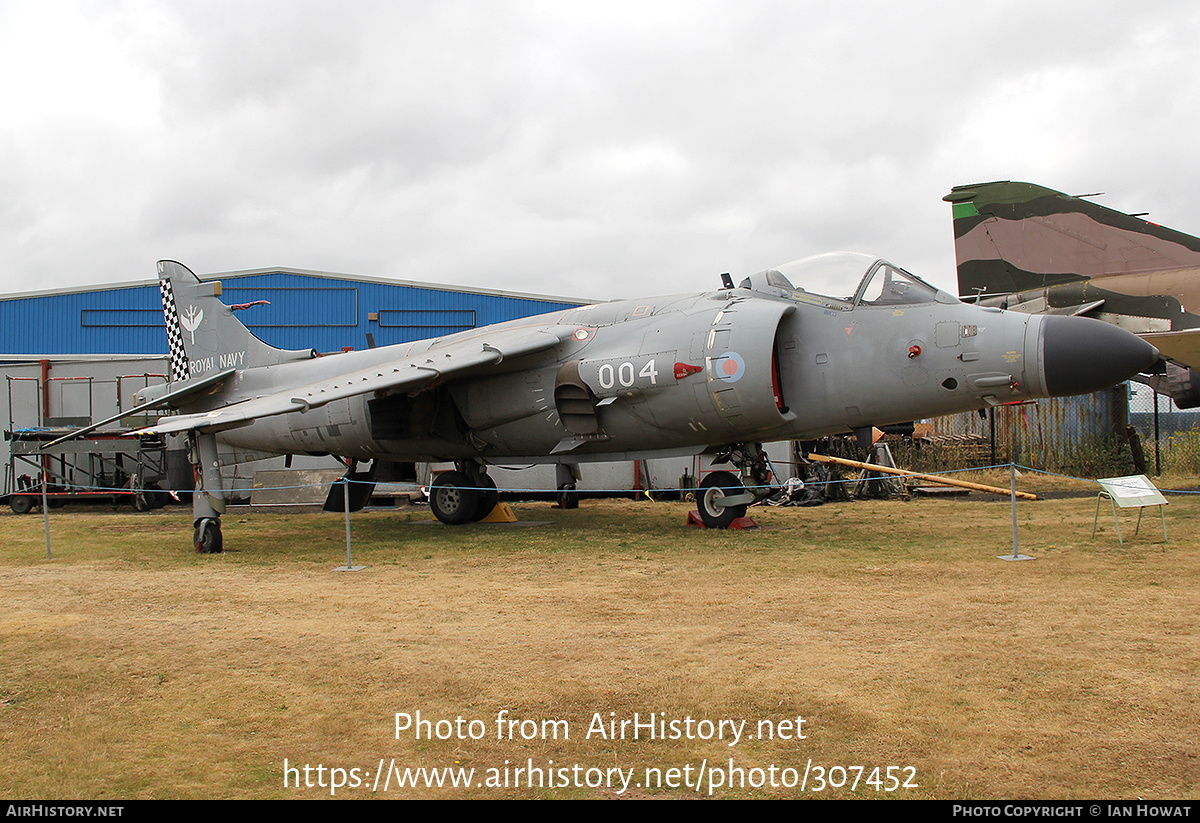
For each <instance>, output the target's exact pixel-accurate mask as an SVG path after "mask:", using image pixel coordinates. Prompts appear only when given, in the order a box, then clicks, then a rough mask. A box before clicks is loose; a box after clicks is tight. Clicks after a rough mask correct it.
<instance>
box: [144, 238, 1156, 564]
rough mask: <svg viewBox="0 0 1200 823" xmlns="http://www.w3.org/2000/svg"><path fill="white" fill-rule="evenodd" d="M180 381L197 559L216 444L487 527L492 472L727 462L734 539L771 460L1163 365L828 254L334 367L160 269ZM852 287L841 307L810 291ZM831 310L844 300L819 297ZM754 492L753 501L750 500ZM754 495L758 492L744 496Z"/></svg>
mask: <svg viewBox="0 0 1200 823" xmlns="http://www.w3.org/2000/svg"><path fill="white" fill-rule="evenodd" d="M158 271H159V279H160V285H161V287H162V294H163V311H164V315H165V317H166V324H167V330H168V335H169V337H170V341H171V372H172V374H171V377H172V380H171V382H170V383H168V384H167V385H166V386H164V387H161V388H160V389H156V390H146V391H145V392H143V397H142V398H141V400H142V401H143V403H142V404H141V406H140V407H141V408H146V407H159V408H162V407H172V408H175V409H177V410H179V411H180V412H181V414H177V415H172V416H166V417H162V418H160V419H159V421H158V423H157V424H156V425H154V426H153V427H151V428H149V429H147V430H146V431H149V432H155V433H159V434H169V433H186V434H187V436H188V437H189V438H190V441H191V450H192V455H193V460H194V462H195V464H196V468H197V475H198V478H199V488H198V489H197V491H196V493H195V494H194V495H193V508H194V511H193V519H194V523H193V525H194V529H195V533H194V543H195V546H196V548H197V550H198V551H202V552H208V551H220V549H221V542H222V541H221V531H220V515H221V513H222V511H223V510H224V508H225V491H224V489H223V488H222V485H221V474H220V471H219V466H218V464H217V439H218V438H221V439H222V440H223V441H227V442H229V443H230V444H233V445H235V446H239V447H243V448H246V449H251V450H254V451H258V452H271V453H276V454H333V455H337V456H339V457H341V458H343V459H346V460H347V461H348V462H351V465H353V462H352V461H368V460H403V461H413V460H436V461H453V462H454V463H455V466H456V470H455V471H451V472H446V473H444V474H442V475H440V476H439V477H438V478H437V480H436V481H435V482H434V484H433V486H432V488H431V490H430V503H431V506H432V509H433V512H434V514H435V515H436V516H437V517H438V519H439V520H441V521H443V522H445V523H465V522H469V521H472V520H478V519H480V518H482V517H483V516H485V515H486V514H487V513H488V511H490V509H491V508H492V506H493V505H494V504H495V501H496V490H495V489H496V487H495V484H494V483H493V482H492V481H491V480H490V478H489V477H488V474H487V466H488V464H489V463H494V462H553V463H559V464H564V463H581V462H587V461H594V460H620V459H635V458H649V457H660V456H673V455H692V454H697V453H700V452H709V453H714V452H721V453H723V454H725V455H726V457H727V460H728V462H729V463H730V464H731V466H730V467H731V468H736V470H737V471H738V472H739V473H740V477H739V476H738V474H735V473H733V472H726V471H718V472H713V473H711V474H709V475H708V476H707V477H705V479H704V481H703V482H702V483H701V487H700V489H699V493H698V498H699V510H700V514H701V517H702V519H703V521H704V523H705V524H706V525H707V526H710V527H717V528H721V527H724V526H727V525H728V524H729V523H730V522H732V521H733V520H734V519H735V518H736V517H740V516H742V515H743V514H744V513H745V510H746V506H747V504H749V503H751V502H753V501H754V500H756V499H758V498H760V497H766V496H767V495H769V494H770V492H771V489H770V488H768V487H766V475H765V472H764V471H763V466H762V457H761V444H762V443H764V442H770V441H775V440H787V439H811V438H815V437H820V436H822V435H826V434H833V433H838V432H846V431H852V432H865V431H869V430H870V428H871V427H872V426H882V425H885V424H891V423H897V422H903V421H908V420H914V419H918V418H925V417H930V416H935V415H942V414H950V413H953V412H961V411H966V410H971V409H976V408H981V407H984V406H987V405H989V404H997V403H1007V402H1011V401H1015V400H1024V399H1027V398H1036V397H1052V396H1061V395H1070V394H1081V393H1086V392H1091V391H1095V390H1098V389H1101V388H1104V387H1106V386H1111V385H1113V384H1115V383H1117V382H1120V381H1122V380H1125V379H1127V378H1128V377H1130V376H1131V375H1134V374H1136V373H1138V372H1140V371H1144V370H1147V369H1150V368H1151V367H1152V366H1154V365H1155V364H1156V363H1157V361H1158V359H1159V354H1158V351H1157V350H1156V349H1155V348H1154V347H1153V346H1152V345H1150V344H1149V343H1146V342H1145V341H1143V340H1141V339H1139V338H1138V337H1136V336H1134V335H1133V334H1130V333H1129V332H1126V331H1124V330H1122V329H1120V328H1117V327H1115V326H1112V325H1109V324H1106V323H1102V322H1099V321H1096V320H1090V319H1086V318H1080V317H1060V316H1039V315H1030V314H1021V313H1012V312H1006V311H1001V310H1000V309H995V308H984V307H979V306H973V305H968V304H966V303H963V302H960V301H959V300H958V299H957V298H955V297H954V296H952V295H950V294H947V293H945V292H943V291H940V290H938V289H936V288H934V287H933V286H931V285H929V284H928V283H926V282H924V281H923V280H921V279H919V278H917V277H915V276H913V275H912V274H909V273H908V272H906V271H904V270H903V269H900V268H897V267H896V266H894V265H892V264H891V263H888V262H887V261H884V260H880V259H878V258H875V257H871V256H868V255H863V254H852V253H837V254H827V255H819V256H817V257H810V258H806V259H804V260H799V261H796V262H793V263H789V264H787V265H785V266H780V267H779V268H776V269H771V270H768V271H764V272H761V273H759V274H755V275H753V276H752V277H748V278H746V279H745V280H744V281H742V282H741V284H740V285H738V286H736V287H734V286H733V282H732V280H731V279H729V278H728V277H726V278H725V288H722V289H720V290H718V291H712V292H707V293H704V294H688V295H674V296H669V297H658V298H645V299H638V300H623V301H618V302H612V303H598V304H596V305H590V306H582V307H578V308H572V309H569V310H566V311H559V312H555V313H552V314H546V315H541V316H538V317H529V318H525V319H521V320H513V321H510V322H507V323H500V324H497V325H494V326H487V327H484V328H479V329H473V330H470V331H465V332H460V333H458V334H453V335H450V336H448V337H441V338H437V339H434V340H422V341H419V342H415V343H405V344H400V345H396V346H389V347H383V348H375V349H366V350H362V351H351V352H345V353H341V354H336V355H329V356H324V357H318V356H317V355H316V353H315V352H314V351H283V350H280V349H276V348H273V347H271V346H269V345H267V344H266V343H264V342H262V341H261V340H259V339H258V338H256V337H255V336H254V335H253V334H251V333H250V332H249V331H248V330H247V329H246V328H245V326H243V325H242V324H241V323H240V322H239V321H238V320H237V319H235V317H234V315H233V312H232V311H231V309H230V307H229V306H226V305H225V304H223V303H222V302H221V300H220V299H219V295H220V283H219V282H215V281H209V282H204V281H201V280H200V279H199V278H197V277H196V276H195V275H194V274H193V273H192V272H191V271H189V270H188V269H187V268H186V267H184V266H182V265H180V264H179V263H175V262H171V261H162V262H160V263H159V264H158ZM815 284H839V285H834V290H835V291H834V293H836V294H837V295H840V296H826V295H824V294H819V293H815V292H814V291H809V290H808V289H809V288H816V285H815ZM821 290H827V289H821ZM743 481H745V482H743ZM747 485H749V486H750V489H749V490H747V488H746V486H747Z"/></svg>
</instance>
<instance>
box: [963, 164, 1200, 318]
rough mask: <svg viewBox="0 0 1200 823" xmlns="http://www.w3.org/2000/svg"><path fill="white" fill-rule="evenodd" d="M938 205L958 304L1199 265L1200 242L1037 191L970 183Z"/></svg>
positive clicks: (1136, 218) (1019, 185)
mask: <svg viewBox="0 0 1200 823" xmlns="http://www.w3.org/2000/svg"><path fill="white" fill-rule="evenodd" d="M942 199H943V200H946V201H947V202H949V203H951V204H952V205H953V213H954V253H955V257H956V259H957V265H958V292H959V294H960V295H962V296H963V297H964V298H966V297H974V296H976V295H984V294H1007V293H1009V292H1019V291H1028V290H1031V289H1041V288H1045V287H1047V286H1053V285H1055V284H1058V283H1068V282H1071V281H1076V280H1087V279H1089V278H1092V277H1096V276H1102V275H1106V274H1117V273H1129V272H1146V271H1160V270H1167V269H1181V268H1188V267H1193V266H1200V238H1196V237H1193V236H1191V235H1189V234H1184V233H1183V232H1179V231H1175V230H1174V229H1168V228H1166V227H1165V226H1160V225H1158V224H1156V223H1151V222H1149V221H1147V220H1144V219H1142V218H1141V217H1139V216H1136V215H1130V214H1125V213H1123V212H1119V211H1115V210H1114V209H1109V208H1105V207H1104V206H1101V205H1098V204H1096V203H1093V202H1091V201H1090V200H1085V199H1083V198H1082V197H1072V196H1070V195H1067V194H1063V193H1062V192H1060V191H1055V190H1054V189H1048V188H1045V187H1044V186H1037V185H1034V184H1032V183H1018V182H1013V181H1009V180H998V181H994V182H991V183H972V184H969V185H965V186H955V187H954V188H953V189H951V191H950V193H949V194H947V195H946V196H945V197H943V198H942Z"/></svg>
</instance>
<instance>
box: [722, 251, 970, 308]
mask: <svg viewBox="0 0 1200 823" xmlns="http://www.w3.org/2000/svg"><path fill="white" fill-rule="evenodd" d="M856 283H857V284H858V287H857V288H856V289H854V291H851V292H848V288H849V287H851V286H853V284H856ZM741 287H742V288H744V289H752V290H755V291H768V290H771V291H774V290H782V291H792V292H796V291H803V292H809V293H812V294H814V295H816V296H819V297H822V298H825V299H828V300H830V301H831V302H832V303H833V304H837V308H840V309H842V310H843V311H845V310H849V309H851V308H854V307H856V306H910V305H916V304H918V303H932V302H934V301H937V302H942V303H944V302H956V300H957V298H955V297H953V296H951V295H949V294H946V293H945V292H942V291H940V290H938V289H937V288H936V287H934V286H931V285H929V284H928V283H926V282H925V281H924V280H922V279H921V278H919V277H917V276H916V275H913V274H910V273H908V272H906V271H905V270H904V269H901V268H898V267H896V266H894V265H892V264H891V263H889V262H887V261H886V260H881V259H879V258H878V257H873V256H871V255H869V254H860V253H858V252H832V253H830V254H818V255H816V256H814V257H805V258H803V259H801V260H793V261H792V262H790V263H785V264H783V265H782V266H779V267H778V268H775V269H770V270H768V271H765V272H760V273H758V274H755V275H753V276H751V277H747V278H746V279H745V280H743V281H742V283H741ZM835 294H836V295H845V296H838V297H833V296H832V295H835ZM827 295H828V296H827ZM831 307H832V306H831Z"/></svg>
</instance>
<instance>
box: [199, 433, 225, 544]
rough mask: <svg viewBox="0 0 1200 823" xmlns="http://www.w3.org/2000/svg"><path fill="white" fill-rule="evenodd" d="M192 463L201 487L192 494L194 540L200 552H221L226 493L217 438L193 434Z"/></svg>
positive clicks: (210, 435)
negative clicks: (222, 485)
mask: <svg viewBox="0 0 1200 823" xmlns="http://www.w3.org/2000/svg"><path fill="white" fill-rule="evenodd" d="M192 465H193V466H195V468H196V479H197V480H198V481H199V484H198V488H197V489H196V490H195V491H194V492H193V493H192V525H193V527H194V528H195V531H194V532H193V534H192V543H193V545H195V547H196V551H197V552H199V553H200V554H218V553H219V552H221V551H222V549H223V547H224V541H223V540H222V538H221V515H222V514H224V513H225V492H224V490H223V489H222V488H221V464H220V463H218V462H217V438H216V435H212V434H201V433H195V434H193V435H192Z"/></svg>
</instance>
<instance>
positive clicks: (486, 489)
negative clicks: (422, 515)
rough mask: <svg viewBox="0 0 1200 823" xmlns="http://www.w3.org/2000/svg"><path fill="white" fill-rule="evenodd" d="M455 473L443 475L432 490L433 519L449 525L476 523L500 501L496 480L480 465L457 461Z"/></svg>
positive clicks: (433, 485)
mask: <svg viewBox="0 0 1200 823" xmlns="http://www.w3.org/2000/svg"><path fill="white" fill-rule="evenodd" d="M454 468H455V470H454V471H452V472H442V473H441V474H439V475H438V476H437V477H436V478H434V481H433V484H432V485H431V486H430V489H429V508H430V509H432V510H433V516H434V517H436V518H437V519H438V520H440V521H442V522H443V523H445V524H447V525H450V526H458V525H461V524H463V523H474V522H476V521H479V520H482V519H483V518H485V517H487V516H488V515H489V514H491V513H492V509H494V508H496V503H497V502H498V501H499V500H500V493H499V492H498V491H497V490H496V481H494V480H492V478H491V477H489V476H488V473H487V469H486V468H485V467H484V466H483V464H481V463H475V462H468V461H465V460H460V461H456V462H455V464H454Z"/></svg>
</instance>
